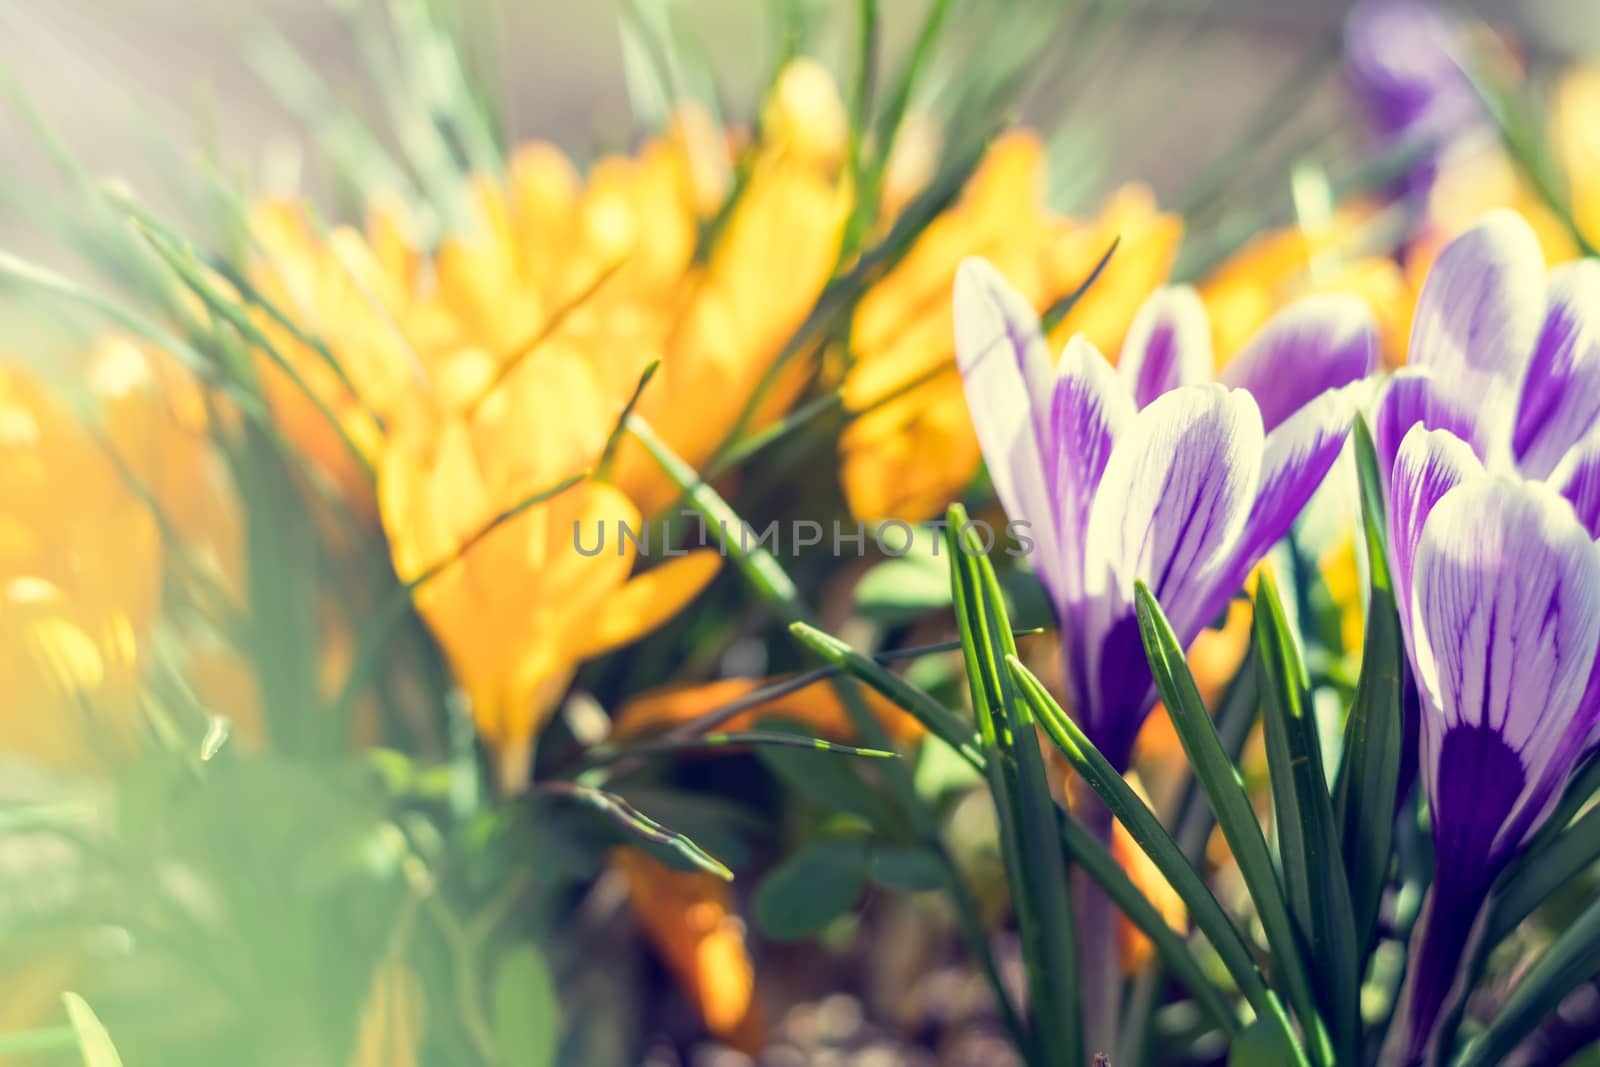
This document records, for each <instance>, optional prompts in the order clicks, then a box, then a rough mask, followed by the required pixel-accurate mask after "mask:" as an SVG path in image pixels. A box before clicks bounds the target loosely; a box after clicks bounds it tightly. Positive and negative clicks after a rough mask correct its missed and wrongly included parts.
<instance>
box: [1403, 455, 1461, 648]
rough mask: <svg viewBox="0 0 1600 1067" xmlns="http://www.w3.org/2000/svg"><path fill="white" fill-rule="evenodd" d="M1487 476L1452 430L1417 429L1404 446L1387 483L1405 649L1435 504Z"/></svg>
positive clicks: (1409, 641)
mask: <svg viewBox="0 0 1600 1067" xmlns="http://www.w3.org/2000/svg"><path fill="white" fill-rule="evenodd" d="M1482 474H1483V464H1481V463H1479V462H1478V457H1477V456H1475V455H1473V453H1472V449H1471V448H1470V447H1468V445H1467V444H1466V442H1464V441H1462V440H1461V439H1460V438H1459V437H1457V436H1455V435H1454V434H1453V433H1451V432H1450V431H1448V430H1429V429H1426V428H1425V427H1423V426H1420V425H1418V426H1413V427H1412V429H1411V432H1410V433H1408V434H1406V438H1405V441H1404V442H1403V443H1402V444H1401V445H1400V449H1399V455H1398V456H1397V457H1396V459H1395V463H1394V471H1393V473H1392V474H1391V476H1390V479H1389V556H1390V558H1391V561H1392V562H1393V564H1394V592H1395V603H1396V605H1398V607H1399V609H1400V623H1401V629H1402V631H1403V632H1404V635H1405V640H1406V648H1407V649H1408V650H1411V649H1412V646H1413V644H1414V639H1413V636H1412V635H1413V633H1414V631H1415V629H1416V621H1415V617H1414V614H1413V612H1414V610H1415V605H1414V604H1413V603H1412V598H1411V590H1412V576H1413V570H1414V567H1415V562H1416V558H1417V546H1418V545H1419V544H1420V543H1421V541H1422V531H1423V527H1424V526H1425V525H1426V524H1427V521H1428V516H1429V514H1431V513H1432V511H1433V508H1434V505H1436V504H1437V503H1438V502H1439V501H1440V499H1442V498H1443V497H1444V495H1445V494H1446V493H1448V492H1449V491H1450V490H1452V489H1454V488H1455V487H1456V486H1458V485H1460V484H1461V483H1462V482H1464V481H1467V480H1468V479H1470V478H1473V477H1477V476H1480V475H1482Z"/></svg>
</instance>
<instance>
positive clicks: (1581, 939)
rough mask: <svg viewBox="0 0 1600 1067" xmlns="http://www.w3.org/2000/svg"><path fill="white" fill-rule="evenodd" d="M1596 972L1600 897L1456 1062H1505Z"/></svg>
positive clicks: (1465, 1065) (1464, 1065) (1473, 1065)
mask: <svg viewBox="0 0 1600 1067" xmlns="http://www.w3.org/2000/svg"><path fill="white" fill-rule="evenodd" d="M1596 974H1600V900H1596V901H1595V902H1594V903H1593V904H1590V905H1589V907H1587V908H1586V909H1584V912H1583V914H1582V915H1580V916H1579V917H1578V918H1577V920H1576V921H1575V922H1573V924H1572V925H1571V926H1569V927H1567V928H1566V929H1565V930H1563V931H1562V932H1561V935H1560V936H1559V937H1557V938H1556V939H1555V941H1554V942H1552V943H1551V945H1550V947H1549V948H1547V949H1545V951H1544V954H1543V955H1541V956H1540V957H1539V958H1538V959H1537V960H1536V961H1534V964H1533V966H1532V967H1530V968H1528V972H1527V973H1526V974H1524V975H1523V976H1522V980H1521V981H1520V982H1518V983H1517V987H1516V988H1515V989H1514V990H1512V992H1511V996H1510V997H1509V998H1508V999H1507V1000H1506V1002H1505V1004H1504V1005H1502V1006H1501V1008H1500V1012H1499V1014H1498V1015H1496V1016H1495V1018H1494V1021H1493V1022H1492V1023H1490V1024H1489V1029H1488V1030H1486V1031H1485V1032H1484V1033H1483V1035H1482V1036H1481V1037H1479V1038H1478V1039H1477V1040H1475V1041H1473V1042H1472V1043H1471V1044H1470V1045H1468V1046H1467V1049H1466V1051H1465V1053H1464V1054H1463V1055H1462V1057H1461V1059H1460V1060H1459V1061H1458V1063H1459V1067H1488V1065H1491V1064H1497V1063H1503V1062H1505V1060H1506V1058H1507V1057H1508V1056H1509V1055H1510V1054H1511V1052H1512V1050H1514V1049H1515V1048H1516V1047H1517V1045H1518V1044H1519V1043H1521V1041H1522V1039H1523V1038H1524V1037H1527V1036H1528V1035H1529V1034H1530V1033H1532V1032H1533V1029H1534V1027H1536V1026H1538V1025H1539V1024H1540V1023H1541V1022H1543V1021H1544V1020H1545V1019H1546V1018H1547V1017H1548V1016H1549V1015H1550V1013H1551V1012H1553V1011H1555V1010H1556V1008H1557V1007H1559V1006H1560V1004H1561V1002H1562V1001H1563V1000H1565V999H1566V997H1567V994H1568V993H1571V992H1572V991H1573V990H1574V989H1576V988H1577V987H1578V986H1579V985H1581V984H1582V983H1584V982H1587V981H1588V980H1589V979H1591V978H1593V977H1594V976H1595V975H1596Z"/></svg>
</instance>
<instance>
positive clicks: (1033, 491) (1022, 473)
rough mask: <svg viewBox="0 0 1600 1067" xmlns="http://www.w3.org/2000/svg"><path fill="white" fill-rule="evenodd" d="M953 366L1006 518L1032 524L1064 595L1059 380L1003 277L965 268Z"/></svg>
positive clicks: (1049, 573)
mask: <svg viewBox="0 0 1600 1067" xmlns="http://www.w3.org/2000/svg"><path fill="white" fill-rule="evenodd" d="M954 314H955V332H956V366H957V368H959V369H960V371H961V381H962V384H963V385H964V386H965V389H966V394H967V407H968V409H969V410H970V411H971V414H972V425H973V429H974V430H976V431H977V435H978V444H979V446H980V447H981V448H982V449H983V458H984V460H985V461H986V462H987V464H988V467H989V477H990V478H991V479H992V480H993V482H994V489H995V494H996V495H997V496H998V497H999V498H1000V503H1001V505H1002V506H1003V507H1004V508H1005V510H1006V514H1007V515H1008V516H1009V517H1010V518H1011V519H1012V520H1013V521H1018V522H1027V523H1030V524H1031V525H1032V527H1033V529H1032V533H1033V537H1034V540H1035V541H1036V542H1037V544H1038V552H1037V554H1036V556H1035V559H1036V561H1037V562H1038V564H1039V567H1040V577H1041V578H1043V579H1044V580H1045V582H1046V584H1047V585H1050V586H1051V587H1052V588H1059V587H1060V585H1061V578H1060V575H1059V565H1058V563H1057V561H1058V560H1059V559H1060V555H1061V554H1060V551H1059V544H1058V538H1057V537H1056V533H1055V517H1056V513H1057V508H1056V506H1055V502H1054V498H1053V497H1052V495H1051V492H1050V490H1051V485H1050V482H1049V479H1048V477H1047V474H1046V469H1045V455H1046V454H1047V453H1048V452H1050V451H1053V450H1051V449H1047V448H1046V447H1045V446H1044V442H1045V441H1046V440H1047V439H1048V437H1047V434H1048V431H1049V419H1050V407H1051V396H1052V394H1053V392H1054V389H1055V376H1054V375H1053V374H1052V373H1051V367H1050V354H1049V350H1048V348H1047V347H1046V343H1045V339H1044V336H1043V335H1042V334H1041V333H1040V332H1039V318H1038V316H1037V315H1036V314H1035V313H1034V310H1033V308H1032V307H1030V306H1029V304H1028V302H1027V300H1025V299H1024V298H1023V297H1022V295H1021V294H1020V293H1018V292H1017V291H1016V290H1015V289H1013V288H1012V287H1011V285H1010V283H1008V282H1007V281H1006V280H1005V279H1004V278H1003V277H1001V276H1000V272H999V271H997V270H995V269H994V267H993V266H991V265H990V264H989V263H987V262H985V261H984V260H981V259H967V260H964V261H963V262H962V264H961V266H960V268H959V269H958V270H957V271H956V281H955V304H954Z"/></svg>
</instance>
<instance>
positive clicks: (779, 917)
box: [752, 837, 872, 941]
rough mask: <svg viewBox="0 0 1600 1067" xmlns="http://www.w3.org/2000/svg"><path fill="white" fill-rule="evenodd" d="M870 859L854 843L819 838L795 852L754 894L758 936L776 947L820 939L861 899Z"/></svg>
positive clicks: (863, 845)
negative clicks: (758, 926)
mask: <svg viewBox="0 0 1600 1067" xmlns="http://www.w3.org/2000/svg"><path fill="white" fill-rule="evenodd" d="M871 856H872V853H871V849H870V847H869V845H868V843H867V841H866V840H865V839H863V838H859V837H824V838H820V839H819V840H816V841H812V842H810V843H809V844H807V845H804V846H802V847H801V848H799V849H797V850H795V851H794V852H793V853H791V854H790V855H789V856H788V857H787V858H786V859H785V860H784V861H783V862H782V863H780V864H778V865H777V866H776V867H774V868H773V869H772V870H771V871H770V872H769V873H768V874H767V876H766V877H765V878H764V879H762V881H761V886H760V888H758V889H757V890H756V893H755V898H754V900H753V901H752V904H753V906H754V910H755V917H756V922H757V923H758V924H759V925H760V927H761V932H762V933H764V934H766V935H767V936H768V937H770V938H772V939H774V940H777V941H799V940H803V939H805V938H808V937H815V936H816V935H817V934H819V933H821V932H822V930H823V929H824V928H825V927H826V926H827V925H828V924H829V923H831V922H833V920H835V919H837V918H838V917H839V916H841V915H844V914H845V913H847V912H848V911H850V909H852V908H854V907H855V906H856V901H858V900H860V899H861V893H862V891H863V890H865V889H866V886H867V879H868V877H869V876H870V875H871V873H872V863H871Z"/></svg>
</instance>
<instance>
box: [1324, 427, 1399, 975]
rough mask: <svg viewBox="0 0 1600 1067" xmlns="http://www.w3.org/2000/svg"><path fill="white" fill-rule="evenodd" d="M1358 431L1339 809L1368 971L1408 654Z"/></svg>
mask: <svg viewBox="0 0 1600 1067" xmlns="http://www.w3.org/2000/svg"><path fill="white" fill-rule="evenodd" d="M1354 436H1355V451H1356V470H1357V473H1358V476H1359V479H1360V485H1361V523H1362V528H1363V530H1364V531H1365V535H1366V543H1367V570H1368V576H1369V577H1368V587H1367V588H1368V595H1367V631H1366V636H1365V639H1364V643H1363V646H1362V653H1361V677H1360V679H1359V681H1357V683H1356V697H1355V702H1354V703H1353V704H1352V705H1351V707H1350V715H1349V717H1348V719H1346V721H1345V733H1344V759H1343V761H1342V762H1341V763H1340V765H1339V776H1338V785H1337V787H1336V788H1335V791H1334V810H1335V811H1336V812H1337V813H1338V816H1339V834H1340V839H1341V842H1342V844H1341V851H1342V852H1343V854H1344V867H1345V870H1346V871H1347V872H1348V873H1349V876H1350V906H1351V912H1352V913H1353V915H1354V917H1355V934H1356V944H1357V945H1358V946H1359V951H1360V953H1361V957H1362V960H1363V969H1365V968H1364V961H1365V958H1366V955H1367V952H1368V949H1369V947H1370V946H1371V945H1372V943H1373V937H1372V934H1373V930H1374V929H1375V927H1376V925H1377V921H1378V904H1379V902H1380V900H1381V899H1382V896H1383V886H1384V882H1385V881H1386V880H1387V878H1388V873H1389V859H1390V852H1391V850H1392V847H1393V842H1394V820H1395V800H1396V798H1395V792H1396V789H1397V787H1398V783H1399V780H1400V748H1401V741H1402V734H1403V732H1404V723H1403V721H1402V719H1401V716H1402V715H1403V714H1404V711H1405V709H1404V708H1403V706H1402V703H1401V684H1402V679H1403V675H1402V672H1403V671H1404V670H1405V653H1404V651H1403V650H1402V647H1401V640H1400V618H1399V615H1398V613H1397V612H1396V610H1395V602H1394V586H1393V583H1392V581H1391V579H1390V575H1389V564H1388V556H1387V541H1388V538H1387V536H1386V533H1385V531H1386V530H1387V529H1388V524H1387V520H1386V519H1385V515H1384V504H1383V476H1382V475H1381V474H1380V473H1379V470H1378V456H1377V449H1376V448H1375V447H1374V446H1373V443H1372V434H1371V432H1370V431H1369V430H1368V429H1367V424H1366V420H1365V419H1357V420H1356V424H1355V434H1354Z"/></svg>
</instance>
